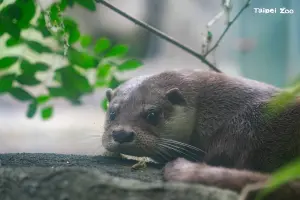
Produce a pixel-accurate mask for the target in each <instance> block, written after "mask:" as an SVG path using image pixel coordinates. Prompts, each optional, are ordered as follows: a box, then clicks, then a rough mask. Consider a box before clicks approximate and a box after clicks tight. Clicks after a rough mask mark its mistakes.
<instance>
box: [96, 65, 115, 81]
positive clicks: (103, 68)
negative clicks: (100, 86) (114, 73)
mask: <svg viewBox="0 0 300 200" xmlns="http://www.w3.org/2000/svg"><path fill="white" fill-rule="evenodd" d="M111 68H112V66H111V65H110V64H108V63H107V64H104V65H100V66H99V67H98V69H97V78H100V79H101V78H105V77H107V75H108V74H109V72H110V69H111Z"/></svg>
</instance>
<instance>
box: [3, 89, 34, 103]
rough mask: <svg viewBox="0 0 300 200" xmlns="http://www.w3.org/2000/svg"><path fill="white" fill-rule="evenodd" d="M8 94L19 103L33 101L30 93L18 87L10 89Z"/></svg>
mask: <svg viewBox="0 0 300 200" xmlns="http://www.w3.org/2000/svg"><path fill="white" fill-rule="evenodd" d="M9 93H10V94H11V95H12V96H13V97H14V98H15V99H17V100H19V101H29V100H32V99H33V97H32V95H31V94H30V93H28V92H27V91H25V90H24V89H22V88H20V87H15V88H12V89H11V90H10V91H9Z"/></svg>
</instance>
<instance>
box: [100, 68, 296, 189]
mask: <svg viewBox="0 0 300 200" xmlns="http://www.w3.org/2000/svg"><path fill="white" fill-rule="evenodd" d="M281 91H282V90H280V89H279V88H276V87H273V86H271V85H268V84H264V83H261V82H257V81H253V80H249V79H243V78H234V77H230V76H226V75H224V74H220V73H214V72H199V71H193V70H192V71H191V70H185V71H167V72H163V73H159V74H155V75H152V76H144V77H138V78H134V79H132V80H130V81H128V82H126V83H125V84H122V85H121V86H120V87H118V88H117V89H116V90H115V91H110V90H109V91H108V92H107V98H108V100H109V104H110V105H109V109H108V112H107V120H106V123H105V132H104V134H103V138H102V142H103V145H104V147H105V148H106V149H107V150H109V151H112V152H118V153H123V154H128V155H133V156H147V157H151V158H153V159H154V160H156V161H158V162H167V161H171V160H173V159H175V158H176V157H185V158H187V159H190V160H193V159H195V160H197V161H202V162H204V163H207V164H208V165H210V166H211V167H212V168H211V169H210V168H209V167H208V166H206V167H205V168H203V167H199V165H194V167H193V168H194V169H193V170H192V171H195V173H198V174H202V172H203V173H208V174H207V175H205V176H204V175H199V176H191V177H190V176H187V177H190V181H193V182H201V183H205V184H209V185H216V186H221V187H223V186H224V187H225V186H226V183H228V184H230V183H232V186H230V187H229V189H234V190H238V191H239V190H240V189H241V188H242V187H244V186H245V185H247V184H248V183H252V182H261V181H262V179H263V180H265V179H266V176H265V175H261V174H256V173H252V172H246V171H238V170H237V169H240V170H252V171H259V172H267V173H268V172H272V171H274V170H276V169H278V168H279V167H281V166H282V165H284V164H286V163H287V162H289V161H291V160H293V159H294V158H296V157H297V156H299V155H300V137H299V130H300V120H299V119H300V103H299V101H293V102H291V103H290V104H289V105H288V106H287V107H284V109H283V111H282V112H280V113H276V114H274V113H270V112H265V110H266V107H267V105H268V103H269V101H270V100H271V98H272V97H273V96H275V95H277V94H278V93H280V92H281ZM276 106H277V107H281V106H282V107H283V105H276ZM151 110H156V111H157V112H156V113H158V116H159V117H158V118H157V119H158V120H157V123H155V125H153V124H150V123H149V122H148V121H147V120H146V119H148V116H149V115H148V114H149V113H151ZM111 112H113V113H114V114H115V115H113V116H115V118H114V119H113V120H110V119H109V118H110V117H109V116H112V115H110V114H109V113H111ZM113 135H114V136H117V139H118V140H121V139H124V137H125V136H126V138H127V139H128V138H129V140H128V141H126V142H122V143H119V142H116V141H115V139H113ZM129 136H132V137H129ZM115 138H116V137H115ZM126 138H125V139H126ZM130 138H131V139H130ZM162 139H167V140H168V141H170V139H172V141H174V140H175V141H178V142H180V144H178V143H177V144H176V143H174V142H172V143H170V142H169V143H164V142H162ZM183 143H185V144H189V145H192V146H194V147H197V149H198V150H199V149H201V150H203V151H204V152H205V153H201V151H195V152H196V153H195V152H193V153H191V151H192V148H190V147H186V148H187V149H188V151H184V150H183V149H184V147H183V145H182V144H183ZM178 149H179V151H178ZM183 152H185V153H183ZM195 154H197V156H196V157H195ZM213 166H215V167H217V166H222V167H226V168H233V169H235V170H231V171H230V170H229V169H226V168H213ZM166 170H169V171H170V172H171V171H172V167H170V166H169V167H168V166H167V168H166ZM203 170H204V171H203ZM224 170H225V171H224ZM226 170H229V171H228V172H227V171H226ZM200 172H201V173H200ZM187 173H188V172H187ZM249 173H250V174H249ZM185 175H187V174H185ZM169 177H170V176H167V175H165V178H166V179H167V180H172V178H169ZM230 177H231V178H230ZM252 178H253V179H252ZM179 180H180V178H179ZM181 181H189V179H186V178H183V179H182V180H181ZM225 188H226V187H225Z"/></svg>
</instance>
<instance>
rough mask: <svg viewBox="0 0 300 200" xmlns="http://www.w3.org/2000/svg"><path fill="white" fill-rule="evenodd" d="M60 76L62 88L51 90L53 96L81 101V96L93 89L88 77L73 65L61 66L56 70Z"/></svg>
mask: <svg viewBox="0 0 300 200" xmlns="http://www.w3.org/2000/svg"><path fill="white" fill-rule="evenodd" d="M55 74H58V76H60V80H61V86H62V87H61V88H55V89H53V88H52V91H51V90H49V93H50V95H51V96H55V95H56V96H63V97H65V98H67V99H68V100H69V101H71V102H72V103H74V102H80V101H79V98H80V97H81V96H82V95H84V94H86V93H90V92H92V91H93V88H92V87H91V85H90V84H89V82H88V80H87V78H86V77H85V76H83V75H81V74H80V73H79V72H78V71H76V70H75V69H74V68H73V67H72V66H67V67H63V68H60V69H58V70H56V71H55Z"/></svg>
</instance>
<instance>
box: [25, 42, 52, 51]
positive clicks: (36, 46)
mask: <svg viewBox="0 0 300 200" xmlns="http://www.w3.org/2000/svg"><path fill="white" fill-rule="evenodd" d="M25 43H26V44H27V46H28V47H29V48H30V49H31V50H33V51H35V52H36V53H39V54H42V53H52V50H51V49H50V48H49V47H47V46H45V45H43V44H41V43H38V42H36V41H32V40H27V41H25Z"/></svg>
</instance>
